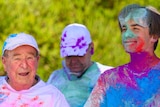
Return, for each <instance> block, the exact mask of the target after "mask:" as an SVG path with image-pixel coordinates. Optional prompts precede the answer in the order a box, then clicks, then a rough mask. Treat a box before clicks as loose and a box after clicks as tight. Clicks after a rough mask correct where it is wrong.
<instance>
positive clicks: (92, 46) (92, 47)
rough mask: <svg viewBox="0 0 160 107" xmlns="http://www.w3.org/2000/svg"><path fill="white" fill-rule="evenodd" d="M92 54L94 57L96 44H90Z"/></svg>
mask: <svg viewBox="0 0 160 107" xmlns="http://www.w3.org/2000/svg"><path fill="white" fill-rule="evenodd" d="M90 48H91V49H90V53H91V55H93V54H94V44H93V43H91V44H90Z"/></svg>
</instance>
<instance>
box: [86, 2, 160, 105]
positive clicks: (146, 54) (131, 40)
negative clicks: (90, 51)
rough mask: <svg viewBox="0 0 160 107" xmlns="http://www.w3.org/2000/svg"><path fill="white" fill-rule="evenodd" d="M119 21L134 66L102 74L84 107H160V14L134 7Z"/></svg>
mask: <svg viewBox="0 0 160 107" xmlns="http://www.w3.org/2000/svg"><path fill="white" fill-rule="evenodd" d="M118 19H119V20H118V21H119V25H120V29H121V32H122V44H123V46H124V49H125V51H126V52H127V53H128V54H129V55H130V62H128V63H127V64H124V65H120V66H118V67H115V68H113V69H111V70H107V71H105V72H104V73H103V74H101V76H100V77H99V79H98V82H97V83H96V86H95V88H94V89H93V91H92V92H91V95H90V96H89V98H88V100H87V102H86V104H85V106H84V107H160V59H159V58H158V57H157V56H156V54H155V49H156V47H157V43H158V39H159V37H160V29H159V27H160V13H159V12H158V11H157V10H156V9H155V8H154V7H151V6H149V7H143V6H140V5H138V4H130V5H127V6H126V7H124V8H123V9H122V11H121V12H120V14H119V17H118Z"/></svg>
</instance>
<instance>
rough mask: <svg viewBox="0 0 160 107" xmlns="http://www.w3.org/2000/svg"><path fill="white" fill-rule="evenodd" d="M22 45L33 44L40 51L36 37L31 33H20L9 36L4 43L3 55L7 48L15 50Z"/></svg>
mask: <svg viewBox="0 0 160 107" xmlns="http://www.w3.org/2000/svg"><path fill="white" fill-rule="evenodd" d="M22 45H29V46H32V47H34V48H35V49H36V50H37V51H38V53H39V48H38V45H37V42H36V40H35V39H34V37H33V36H31V35H29V34H25V33H19V34H11V35H9V36H8V38H7V39H6V41H5V42H4V45H3V49H2V55H3V54H4V51H5V50H13V49H15V48H17V47H19V46H22Z"/></svg>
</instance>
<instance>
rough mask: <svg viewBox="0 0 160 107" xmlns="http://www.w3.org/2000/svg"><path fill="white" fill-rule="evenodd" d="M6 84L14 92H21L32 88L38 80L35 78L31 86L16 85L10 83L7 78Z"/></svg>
mask: <svg viewBox="0 0 160 107" xmlns="http://www.w3.org/2000/svg"><path fill="white" fill-rule="evenodd" d="M7 82H8V84H9V85H10V86H11V87H12V88H13V89H15V90H16V91H21V90H27V89H29V88H31V87H32V86H34V85H35V84H36V83H37V82H38V80H37V79H36V78H35V79H34V81H33V83H32V84H17V83H13V82H11V81H10V79H9V78H8V79H7Z"/></svg>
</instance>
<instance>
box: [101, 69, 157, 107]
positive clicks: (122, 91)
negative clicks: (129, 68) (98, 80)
mask: <svg viewBox="0 0 160 107" xmlns="http://www.w3.org/2000/svg"><path fill="white" fill-rule="evenodd" d="M159 77H160V71H159V70H152V71H150V73H149V74H148V77H143V78H135V81H136V82H137V85H138V88H136V89H135V88H132V87H126V85H125V84H122V83H118V82H117V84H116V86H110V88H109V89H108V90H107V91H106V95H104V97H103V101H102V103H101V106H100V107H143V106H144V105H145V102H146V101H147V100H148V99H150V98H152V97H153V95H154V94H157V92H158V89H160V79H159Z"/></svg>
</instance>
